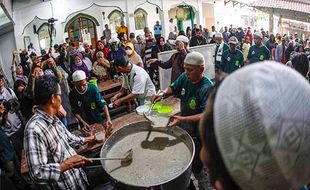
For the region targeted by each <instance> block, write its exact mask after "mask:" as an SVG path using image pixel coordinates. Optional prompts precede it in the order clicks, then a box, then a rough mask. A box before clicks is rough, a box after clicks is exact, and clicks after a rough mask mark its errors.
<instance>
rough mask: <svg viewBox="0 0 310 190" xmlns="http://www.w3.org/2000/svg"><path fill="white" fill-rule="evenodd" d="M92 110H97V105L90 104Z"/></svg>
mask: <svg viewBox="0 0 310 190" xmlns="http://www.w3.org/2000/svg"><path fill="white" fill-rule="evenodd" d="M90 109H92V110H94V109H96V103H95V102H92V103H91V104H90Z"/></svg>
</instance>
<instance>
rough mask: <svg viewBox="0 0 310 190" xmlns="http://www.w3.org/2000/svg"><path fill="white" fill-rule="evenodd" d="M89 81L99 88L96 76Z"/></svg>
mask: <svg viewBox="0 0 310 190" xmlns="http://www.w3.org/2000/svg"><path fill="white" fill-rule="evenodd" d="M88 82H89V84H93V85H95V86H96V87H97V88H98V85H97V79H96V78H92V79H90V80H89V81H88Z"/></svg>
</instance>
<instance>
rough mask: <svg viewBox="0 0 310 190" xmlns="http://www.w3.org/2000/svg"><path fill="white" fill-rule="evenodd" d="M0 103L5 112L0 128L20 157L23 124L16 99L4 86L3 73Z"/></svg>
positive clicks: (10, 90)
mask: <svg viewBox="0 0 310 190" xmlns="http://www.w3.org/2000/svg"><path fill="white" fill-rule="evenodd" d="M0 104H1V105H3V106H4V108H5V112H4V113H3V114H1V117H3V118H2V122H1V128H2V130H3V131H4V132H5V134H6V135H7V136H8V137H9V138H10V139H11V141H12V143H13V146H14V149H15V151H16V152H17V155H18V157H19V158H20V156H21V151H22V149H23V131H24V124H23V122H22V116H21V114H20V113H19V108H18V105H19V102H18V99H17V97H16V95H15V93H14V91H13V90H12V89H10V88H6V87H5V86H4V76H3V75H0Z"/></svg>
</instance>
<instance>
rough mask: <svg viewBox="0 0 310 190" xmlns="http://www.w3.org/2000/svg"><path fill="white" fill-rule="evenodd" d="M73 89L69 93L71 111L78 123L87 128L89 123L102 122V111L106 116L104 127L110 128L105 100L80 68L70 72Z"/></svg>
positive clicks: (110, 123) (110, 122)
mask: <svg viewBox="0 0 310 190" xmlns="http://www.w3.org/2000/svg"><path fill="white" fill-rule="evenodd" d="M72 80H73V83H74V89H73V90H72V91H71V92H70V94H69V99H70V103H71V107H72V112H73V113H74V115H75V117H76V118H77V119H78V121H79V123H80V124H82V126H84V127H85V128H86V130H88V129H89V125H91V124H94V123H103V121H104V119H103V117H102V115H101V112H102V111H103V112H104V114H105V116H106V127H107V128H108V129H111V128H112V121H111V118H110V114H109V110H108V107H107V103H106V101H105V100H104V99H103V97H102V95H101V94H100V92H99V90H98V88H97V87H96V86H95V85H93V84H89V83H88V82H87V79H86V74H85V72H84V71H82V70H77V71H75V72H74V73H73V74H72Z"/></svg>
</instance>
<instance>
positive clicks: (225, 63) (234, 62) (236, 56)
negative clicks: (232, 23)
mask: <svg viewBox="0 0 310 190" xmlns="http://www.w3.org/2000/svg"><path fill="white" fill-rule="evenodd" d="M228 44H229V50H226V51H225V52H224V53H223V56H222V62H221V64H220V70H221V71H223V72H225V73H228V74H230V73H232V72H234V71H235V70H237V69H239V68H240V67H242V66H243V54H242V52H241V51H240V50H238V49H236V46H237V44H238V39H237V38H236V37H235V36H232V37H230V38H229V40H228Z"/></svg>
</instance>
